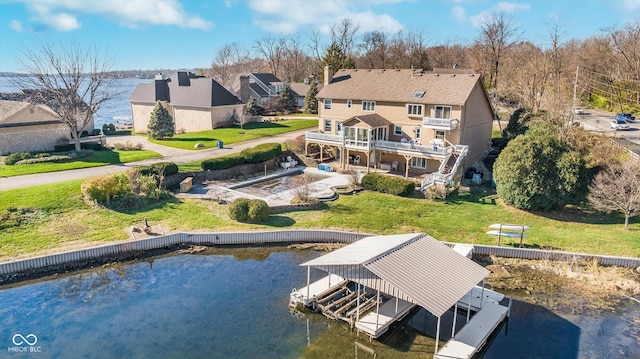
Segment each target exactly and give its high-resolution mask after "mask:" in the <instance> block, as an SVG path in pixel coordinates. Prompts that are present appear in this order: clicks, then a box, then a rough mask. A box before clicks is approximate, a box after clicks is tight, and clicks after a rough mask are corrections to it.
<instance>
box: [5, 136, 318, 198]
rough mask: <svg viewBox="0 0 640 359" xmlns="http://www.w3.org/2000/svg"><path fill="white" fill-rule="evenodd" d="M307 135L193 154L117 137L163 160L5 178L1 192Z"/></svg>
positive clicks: (184, 160) (220, 153) (210, 155)
mask: <svg viewBox="0 0 640 359" xmlns="http://www.w3.org/2000/svg"><path fill="white" fill-rule="evenodd" d="M306 131H308V129H305V130H299V131H294V132H287V133H282V134H279V135H274V136H269V137H263V138H258V139H255V140H250V141H245V142H238V143H234V144H232V145H229V146H224V148H207V149H202V150H193V151H190V150H183V149H177V148H172V147H166V146H162V145H156V144H154V143H150V142H149V141H147V140H146V137H143V136H114V137H112V138H109V139H108V141H107V142H108V143H115V142H121V143H124V142H126V141H129V142H132V143H133V142H134V141H140V142H141V143H143V146H144V148H145V149H148V150H152V151H156V152H158V153H160V154H162V155H163V157H162V158H154V159H149V160H144V161H139V162H129V163H125V164H118V165H108V166H100V167H92V168H82V169H77V170H68V171H59V172H48V173H38V174H32V175H24V176H14V177H2V178H0V191H2V190H8V189H13V188H23V187H30V186H37V185H42V184H49V183H56V182H63V181H70V180H75V179H82V178H88V177H94V176H102V175H105V174H109V173H114V172H121V171H124V170H126V169H127V168H131V167H136V166H145V165H149V164H152V163H155V162H174V163H188V162H194V161H203V160H206V159H209V158H213V157H219V156H224V155H227V154H230V153H237V152H240V151H242V150H244V149H245V148H250V147H254V146H256V145H258V144H261V143H267V142H278V143H283V142H285V141H286V140H289V139H293V138H295V137H298V136H300V135H303V134H304V133H305V132H306ZM112 141H113V142H112Z"/></svg>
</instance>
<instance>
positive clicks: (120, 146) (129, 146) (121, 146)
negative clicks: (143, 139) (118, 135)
mask: <svg viewBox="0 0 640 359" xmlns="http://www.w3.org/2000/svg"><path fill="white" fill-rule="evenodd" d="M113 148H114V149H116V150H118V151H140V150H141V149H142V143H136V144H135V145H134V144H133V143H131V142H129V141H127V142H125V143H120V142H118V143H114V144H113Z"/></svg>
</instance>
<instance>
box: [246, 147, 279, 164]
mask: <svg viewBox="0 0 640 359" xmlns="http://www.w3.org/2000/svg"><path fill="white" fill-rule="evenodd" d="M280 152H282V146H281V145H280V144H279V143H263V144H260V145H257V146H255V147H253V148H246V149H244V150H242V152H240V154H241V155H242V156H243V157H244V160H245V162H246V163H260V162H264V161H268V160H270V159H273V158H275V157H276V156H277V155H279V154H280Z"/></svg>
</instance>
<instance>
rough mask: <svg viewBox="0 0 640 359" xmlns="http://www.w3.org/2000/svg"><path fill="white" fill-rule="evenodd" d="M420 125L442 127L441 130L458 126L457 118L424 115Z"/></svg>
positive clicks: (449, 129) (453, 128)
mask: <svg viewBox="0 0 640 359" xmlns="http://www.w3.org/2000/svg"><path fill="white" fill-rule="evenodd" d="M422 126H424V127H427V128H435V129H443V130H448V131H451V130H455V129H456V128H458V119H457V118H435V117H424V118H423V119H422Z"/></svg>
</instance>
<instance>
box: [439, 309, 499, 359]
mask: <svg viewBox="0 0 640 359" xmlns="http://www.w3.org/2000/svg"><path fill="white" fill-rule="evenodd" d="M508 311H509V308H507V307H505V306H502V305H500V304H495V303H491V302H487V303H484V306H483V307H482V309H481V310H480V311H479V312H478V313H476V315H474V316H473V318H471V321H469V323H467V324H466V325H465V326H464V327H463V328H462V329H461V330H460V332H458V333H457V334H456V335H455V337H454V338H451V339H450V340H449V341H448V342H447V343H446V344H445V345H444V346H443V347H442V349H440V350H439V351H438V353H437V354H436V355H435V356H434V358H435V359H463V358H464V359H468V358H471V356H472V355H474V354H475V353H476V352H477V351H479V350H480V349H481V348H482V347H483V346H484V344H485V343H486V341H487V339H488V338H489V336H490V335H491V333H493V331H494V330H495V329H496V328H497V327H498V325H499V324H500V323H501V322H502V321H503V320H504V319H505V318H506V316H507V312H508Z"/></svg>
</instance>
